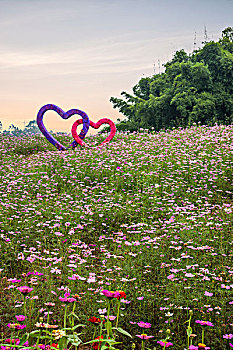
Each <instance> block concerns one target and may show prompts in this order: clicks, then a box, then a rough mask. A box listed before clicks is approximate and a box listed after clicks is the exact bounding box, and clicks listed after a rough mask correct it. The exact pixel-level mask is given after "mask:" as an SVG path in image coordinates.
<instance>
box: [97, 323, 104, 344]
mask: <svg viewBox="0 0 233 350" xmlns="http://www.w3.org/2000/svg"><path fill="white" fill-rule="evenodd" d="M102 329H103V321H101V324H100V336H99V345H98V350H100V341H101V335H102Z"/></svg>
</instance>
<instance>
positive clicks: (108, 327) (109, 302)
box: [107, 300, 111, 337]
mask: <svg viewBox="0 0 233 350" xmlns="http://www.w3.org/2000/svg"><path fill="white" fill-rule="evenodd" d="M110 302H111V301H110V300H109V301H108V313H107V335H108V337H109V314H110Z"/></svg>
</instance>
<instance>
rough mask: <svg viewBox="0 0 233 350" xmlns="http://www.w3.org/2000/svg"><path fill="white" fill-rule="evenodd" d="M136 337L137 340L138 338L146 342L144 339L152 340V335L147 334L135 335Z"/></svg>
mask: <svg viewBox="0 0 233 350" xmlns="http://www.w3.org/2000/svg"><path fill="white" fill-rule="evenodd" d="M136 337H138V338H140V339H142V340H146V339H150V338H154V336H153V335H147V334H141V335H139V334H136Z"/></svg>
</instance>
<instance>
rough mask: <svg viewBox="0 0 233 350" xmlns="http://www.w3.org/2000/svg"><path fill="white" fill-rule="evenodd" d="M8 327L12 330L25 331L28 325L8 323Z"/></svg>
mask: <svg viewBox="0 0 233 350" xmlns="http://www.w3.org/2000/svg"><path fill="white" fill-rule="evenodd" d="M7 327H9V328H11V329H16V330H20V329H24V328H25V327H26V324H19V323H8V325H7Z"/></svg>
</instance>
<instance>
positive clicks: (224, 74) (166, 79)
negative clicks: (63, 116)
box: [110, 27, 233, 131]
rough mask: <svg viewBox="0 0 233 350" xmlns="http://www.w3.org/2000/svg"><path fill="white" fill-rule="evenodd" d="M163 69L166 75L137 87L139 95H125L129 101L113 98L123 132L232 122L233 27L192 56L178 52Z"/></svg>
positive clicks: (147, 79) (140, 82)
mask: <svg viewBox="0 0 233 350" xmlns="http://www.w3.org/2000/svg"><path fill="white" fill-rule="evenodd" d="M164 67H165V72H164V73H162V74H156V75H153V76H152V77H147V78H142V79H141V80H140V81H139V82H138V84H137V85H136V86H134V87H133V93H134V95H130V94H128V93H126V92H125V91H123V92H122V93H121V95H122V96H123V98H124V99H120V98H115V97H111V98H110V101H111V102H112V103H113V107H114V108H118V109H119V112H121V113H122V114H123V115H124V116H125V117H126V118H127V119H126V120H124V121H122V122H120V123H118V125H117V129H118V130H122V131H123V130H126V129H127V130H130V131H134V130H138V129H139V128H147V129H152V128H154V129H155V130H156V131H158V130H160V129H169V128H173V127H179V126H181V127H186V126H190V125H192V124H193V123H200V124H201V125H214V124H215V123H216V122H218V123H222V124H226V125H229V124H230V123H232V122H233V97H232V96H233V28H231V27H228V28H226V29H225V30H223V32H222V38H221V39H220V40H219V41H218V42H214V41H210V42H205V43H204V46H203V47H202V48H200V49H198V50H195V51H193V52H192V53H191V54H190V55H188V54H187V53H186V52H185V51H184V50H180V51H177V52H176V53H175V55H174V57H173V59H172V60H171V61H170V62H167V63H166V64H164Z"/></svg>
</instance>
